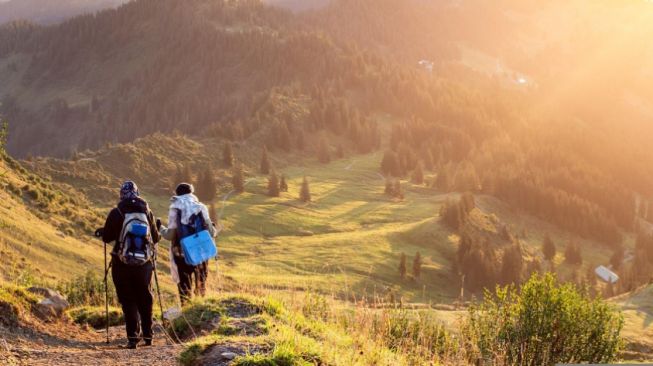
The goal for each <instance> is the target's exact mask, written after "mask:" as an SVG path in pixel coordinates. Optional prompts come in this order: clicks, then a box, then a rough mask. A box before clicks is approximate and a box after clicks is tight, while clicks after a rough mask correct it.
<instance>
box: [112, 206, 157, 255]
mask: <svg viewBox="0 0 653 366" xmlns="http://www.w3.org/2000/svg"><path fill="white" fill-rule="evenodd" d="M134 212H141V213H145V214H147V221H148V223H149V224H150V232H151V233H152V241H153V242H154V244H156V243H158V242H159V240H161V235H160V234H159V230H157V228H156V220H155V219H154V214H152V211H150V208H149V206H148V205H147V202H145V200H143V199H142V198H133V199H131V198H130V199H125V200H122V201H120V203H118V207H116V208H114V209H113V210H111V212H109V216H108V217H107V221H106V223H105V224H104V232H103V233H102V241H104V242H105V243H111V242H117V241H118V239H120V232H121V231H122V224H123V220H124V215H125V214H128V213H134ZM116 244H117V243H116ZM116 248H117V245H114V250H115V249H116Z"/></svg>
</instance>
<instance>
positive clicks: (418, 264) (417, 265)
mask: <svg viewBox="0 0 653 366" xmlns="http://www.w3.org/2000/svg"><path fill="white" fill-rule="evenodd" d="M421 276H422V254H421V253H420V252H417V254H415V258H414V259H413V277H415V278H420V277H421Z"/></svg>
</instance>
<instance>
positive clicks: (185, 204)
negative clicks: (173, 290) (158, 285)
mask: <svg viewBox="0 0 653 366" xmlns="http://www.w3.org/2000/svg"><path fill="white" fill-rule="evenodd" d="M194 191H195V189H194V188H193V185H192V184H190V183H181V184H179V185H178V186H177V188H176V189H175V196H173V197H172V198H171V199H170V201H171V203H170V212H169V213H168V227H165V226H162V227H161V234H162V236H163V237H164V238H165V239H167V240H170V241H171V242H172V245H171V246H170V272H171V274H172V279H173V281H174V282H175V283H177V289H178V290H179V298H180V300H181V304H182V306H183V305H184V304H185V303H186V302H187V301H188V300H189V299H190V297H191V294H192V287H193V282H195V289H194V292H195V295H196V296H204V295H205V294H206V279H207V275H208V261H206V262H203V263H201V264H198V265H196V266H193V265H189V264H187V263H186V260H185V258H184V253H183V250H182V248H181V239H182V238H184V234H183V233H185V232H188V230H189V227H191V228H190V230H194V229H193V228H192V226H193V225H195V223H196V222H197V220H199V222H200V226H202V228H201V229H202V230H208V232H209V234H210V236H211V237H212V238H215V237H216V236H217V234H218V230H217V229H216V228H215V224H214V223H212V222H211V217H210V216H209V210H208V209H207V207H206V205H204V204H203V203H201V202H200V201H199V199H198V198H197V197H196V196H195V195H194V194H193V193H194ZM193 277H195V279H194V281H193Z"/></svg>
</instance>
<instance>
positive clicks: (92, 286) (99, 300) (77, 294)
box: [57, 270, 118, 306]
mask: <svg viewBox="0 0 653 366" xmlns="http://www.w3.org/2000/svg"><path fill="white" fill-rule="evenodd" d="M107 284H108V286H109V288H108V291H109V304H110V305H114V306H117V305H118V301H117V298H116V297H115V295H114V294H115V293H116V291H115V287H114V285H113V281H111V278H108V279H107ZM57 290H59V291H60V292H61V293H62V294H64V295H66V297H67V298H68V302H70V304H71V305H73V306H84V305H89V306H104V301H105V297H104V278H102V277H100V276H99V275H98V274H96V272H93V271H90V270H89V271H88V272H86V274H85V275H83V276H79V277H75V278H73V279H72V280H70V281H67V282H64V283H62V284H61V285H59V286H58V287H57Z"/></svg>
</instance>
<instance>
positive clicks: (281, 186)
mask: <svg viewBox="0 0 653 366" xmlns="http://www.w3.org/2000/svg"><path fill="white" fill-rule="evenodd" d="M279 190H280V191H281V192H288V182H286V176H285V175H281V181H280V182H279Z"/></svg>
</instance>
